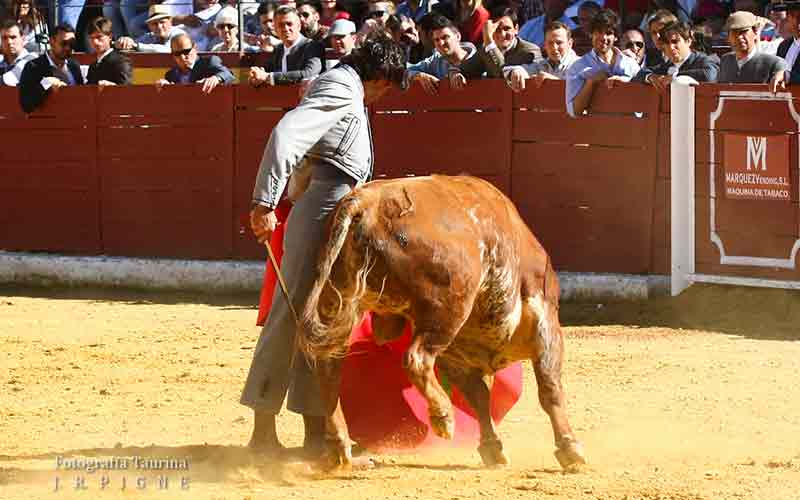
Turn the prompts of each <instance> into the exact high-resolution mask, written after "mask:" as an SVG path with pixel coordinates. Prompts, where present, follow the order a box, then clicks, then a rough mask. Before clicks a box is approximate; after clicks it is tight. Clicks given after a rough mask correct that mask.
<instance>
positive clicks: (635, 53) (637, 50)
mask: <svg viewBox="0 0 800 500" xmlns="http://www.w3.org/2000/svg"><path fill="white" fill-rule="evenodd" d="M619 45H620V47H621V48H622V53H623V54H625V55H626V56H629V57H632V58H633V59H635V60H636V62H637V63H638V64H639V66H644V55H645V41H644V33H642V32H641V30H639V28H630V29H628V30H626V31H625V32H624V33H623V34H622V38H621V39H620V44H619Z"/></svg>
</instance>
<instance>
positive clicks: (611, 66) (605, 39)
mask: <svg viewBox="0 0 800 500" xmlns="http://www.w3.org/2000/svg"><path fill="white" fill-rule="evenodd" d="M618 25H619V17H617V14H616V13H615V12H614V11H612V10H609V9H603V10H601V11H600V13H599V14H597V15H596V16H595V17H594V19H592V23H591V30H592V50H591V51H590V52H587V53H586V54H584V55H583V57H581V58H580V59H578V60H577V61H575V63H573V65H572V66H571V67H570V68H569V71H567V78H566V80H567V85H566V92H565V95H566V101H567V113H569V114H570V116H573V117H574V116H578V115H581V114H583V112H584V111H586V110H588V109H589V106H590V104H591V101H592V96H593V95H594V91H595V89H596V88H597V86H598V85H602V84H604V85H606V86H608V87H612V86H614V85H615V84H616V83H617V82H627V81H629V80H630V79H631V78H632V77H633V76H634V75H635V74H636V73H638V72H639V65H638V64H637V63H636V61H635V60H634V59H633V58H631V57H628V56H626V55H625V54H623V53H622V51H621V50H619V48H617V47H616V46H615V44H616V42H617V26H618Z"/></svg>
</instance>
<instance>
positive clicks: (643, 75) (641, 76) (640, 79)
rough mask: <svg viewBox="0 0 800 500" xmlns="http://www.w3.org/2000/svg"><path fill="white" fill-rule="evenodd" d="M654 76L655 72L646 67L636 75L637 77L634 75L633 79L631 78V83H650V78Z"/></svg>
mask: <svg viewBox="0 0 800 500" xmlns="http://www.w3.org/2000/svg"><path fill="white" fill-rule="evenodd" d="M652 74H653V70H652V69H650V68H647V67H645V68H642V69H640V70H639V72H638V73H636V75H634V77H633V78H631V81H632V82H637V83H650V82H649V81H648V78H649V77H650V75H652Z"/></svg>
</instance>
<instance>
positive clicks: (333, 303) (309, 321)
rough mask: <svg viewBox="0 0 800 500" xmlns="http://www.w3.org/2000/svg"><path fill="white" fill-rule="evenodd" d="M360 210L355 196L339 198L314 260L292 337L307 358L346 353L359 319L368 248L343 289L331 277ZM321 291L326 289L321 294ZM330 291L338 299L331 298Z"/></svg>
mask: <svg viewBox="0 0 800 500" xmlns="http://www.w3.org/2000/svg"><path fill="white" fill-rule="evenodd" d="M360 212H361V207H360V206H359V199H358V196H353V195H349V196H347V197H345V198H344V199H342V201H341V202H340V203H339V206H338V207H337V208H336V211H335V212H334V214H333V219H332V222H331V229H330V236H329V238H328V241H327V243H326V244H325V246H324V247H323V248H322V250H321V252H320V256H319V260H318V262H317V279H316V281H315V282H314V286H313V287H312V289H311V293H310V294H309V296H308V300H307V302H306V305H305V309H304V310H303V317H302V319H301V322H302V325H303V328H300V329H299V331H298V334H297V337H296V338H297V347H298V349H299V350H300V351H301V352H304V353H305V354H306V356H307V357H308V358H309V359H312V360H313V359H317V358H331V357H335V356H344V355H345V354H346V353H347V348H348V340H349V338H350V332H351V331H352V329H353V326H354V325H355V324H356V322H357V321H359V320H360V319H361V318H360V317H359V307H358V304H359V300H360V299H361V298H362V297H363V296H364V294H365V293H366V291H367V290H366V288H367V287H366V280H367V274H368V272H369V269H370V261H372V260H373V259H371V258H370V255H369V249H368V248H367V250H366V253H365V255H364V262H363V265H362V266H360V269H359V271H358V272H357V273H356V276H355V277H354V278H355V279H354V283H352V284H351V283H348V284H346V285H345V286H344V287H343V290H339V289H337V288H336V286H334V284H333V282H332V281H331V272H332V270H333V266H334V264H335V263H336V260H337V259H338V258H339V254H340V253H341V251H342V248H343V247H344V244H345V242H346V241H347V235H348V232H349V230H350V226H351V224H352V223H353V221H354V219H355V218H356V217H357V215H359V213H360ZM348 281H349V279H348ZM326 287H327V288H326ZM323 292H330V293H326V294H325V295H324V296H323ZM332 294H334V295H336V299H338V300H332V297H333V295H332ZM320 308H322V314H320Z"/></svg>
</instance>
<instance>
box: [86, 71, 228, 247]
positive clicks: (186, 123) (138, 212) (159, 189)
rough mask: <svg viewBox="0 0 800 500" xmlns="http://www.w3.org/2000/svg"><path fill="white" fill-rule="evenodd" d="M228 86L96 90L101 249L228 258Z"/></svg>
mask: <svg viewBox="0 0 800 500" xmlns="http://www.w3.org/2000/svg"><path fill="white" fill-rule="evenodd" d="M234 92H235V89H234V88H232V87H223V88H217V89H215V90H214V92H213V93H212V94H211V95H205V94H203V93H202V92H201V91H200V87H199V86H192V87H189V88H185V87H184V88H178V87H166V88H164V89H163V90H161V91H158V90H156V88H155V87H152V86H135V87H130V88H116V87H114V88H107V89H104V90H103V91H102V92H100V93H99V94H98V97H97V116H98V124H97V127H98V128H97V141H98V144H100V148H99V150H98V152H99V155H98V161H99V164H100V175H101V184H102V193H103V198H102V210H101V214H102V234H103V248H104V251H105V252H106V253H109V254H112V255H141V256H156V257H193V258H212V259H214V258H216V259H219V258H227V257H230V255H231V253H232V248H231V234H232V231H233V229H232V226H233V214H232V212H231V207H232V202H231V196H232V193H233V160H234V159H233V138H234V132H233V103H234Z"/></svg>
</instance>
